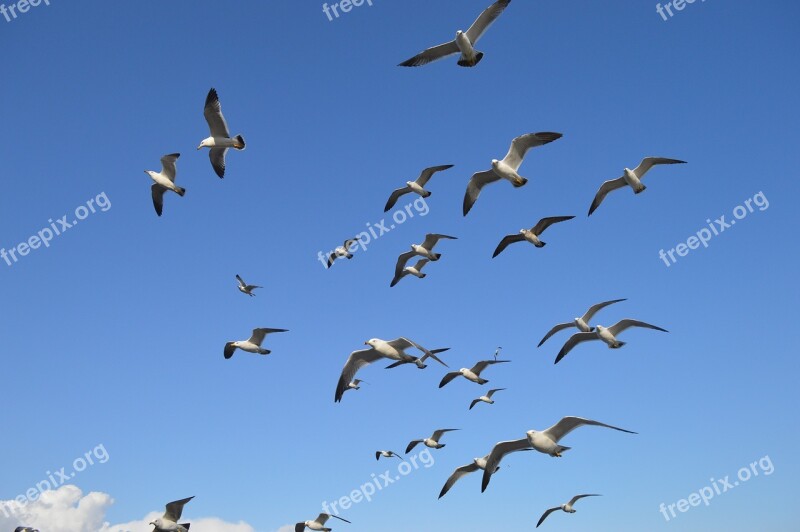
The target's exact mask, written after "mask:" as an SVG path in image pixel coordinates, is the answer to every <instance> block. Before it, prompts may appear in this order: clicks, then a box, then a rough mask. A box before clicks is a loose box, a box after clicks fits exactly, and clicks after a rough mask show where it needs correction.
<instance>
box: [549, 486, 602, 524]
mask: <svg viewBox="0 0 800 532" xmlns="http://www.w3.org/2000/svg"><path fill="white" fill-rule="evenodd" d="M599 496H600V495H599V494H597V493H587V494H585V495H575V496H574V497H573V498H572V499H570V500H569V502H566V503H564V504H562V505H561V506H556V507H554V508H550V509H548V510H546V511H545V512H544V513H543V514H542V517H540V518H539V522H538V523H536V528H539V525H541V524H542V523H543V522H544V520H545V519H547V516H548V515H550V514H551V513H553V512H557V511H559V510H561V511H563V512H566V513H568V514H574V513H575V512H576V511H577V510H575V508H574V507H573V506H574V505H575V503H576V502H577V501H578V500H580V499H583V498H584V497H599Z"/></svg>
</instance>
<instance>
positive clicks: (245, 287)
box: [236, 274, 263, 297]
mask: <svg viewBox="0 0 800 532" xmlns="http://www.w3.org/2000/svg"><path fill="white" fill-rule="evenodd" d="M236 280H237V281H239V292H241V293H243V294H247V295H248V296H250V297H253V296H255V294H254V293H253V290H255V289H256V288H263V287H262V286H258V285H255V284H247V283H245V282H244V279H242V278H241V277H239V274H236Z"/></svg>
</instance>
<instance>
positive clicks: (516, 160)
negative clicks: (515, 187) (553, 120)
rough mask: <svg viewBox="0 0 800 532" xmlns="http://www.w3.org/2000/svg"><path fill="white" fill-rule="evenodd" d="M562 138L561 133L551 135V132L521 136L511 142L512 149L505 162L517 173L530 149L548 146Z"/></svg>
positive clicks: (504, 158) (509, 150)
mask: <svg viewBox="0 0 800 532" xmlns="http://www.w3.org/2000/svg"><path fill="white" fill-rule="evenodd" d="M561 137H562V135H561V133H551V132H549V131H545V132H541V133H528V134H526V135H520V136H519V137H517V138H515V139H514V140H512V141H511V147H510V148H509V149H508V153H507V154H506V156H505V157H503V162H504V163H506V164H507V165H508V166H510V167H511V168H513V169H514V171H517V170H519V166H520V165H521V164H522V160H523V159H524V158H525V154H526V153H528V150H529V149H531V148H535V147H537V146H542V145H544V144H548V143H550V142H553V141H554V140H558V139H560V138H561Z"/></svg>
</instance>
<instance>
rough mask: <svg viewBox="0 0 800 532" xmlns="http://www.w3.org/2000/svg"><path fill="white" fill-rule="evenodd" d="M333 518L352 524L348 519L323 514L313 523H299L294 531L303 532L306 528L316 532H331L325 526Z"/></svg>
mask: <svg viewBox="0 0 800 532" xmlns="http://www.w3.org/2000/svg"><path fill="white" fill-rule="evenodd" d="M331 517H334V518H336V519H339V520H340V521H344V522H345V523H349V522H350V521H348V520H347V519H343V518H341V517H339V516H337V515H332V514H324V513H323V514H319V515H318V516H317V518H316V519H314V520H313V521H303V522H302V523H297V524H296V525H295V526H294V530H295V532H303V530H305V529H306V527H308V529H309V530H314V531H315V532H331V530H332V529H331V528H327V527H326V526H325V523H327V522H328V519H330V518H331Z"/></svg>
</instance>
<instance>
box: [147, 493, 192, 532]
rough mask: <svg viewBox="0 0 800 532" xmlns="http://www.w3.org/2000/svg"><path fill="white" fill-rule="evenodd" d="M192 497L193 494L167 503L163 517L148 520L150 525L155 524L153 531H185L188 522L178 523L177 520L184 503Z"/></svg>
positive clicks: (187, 527)
mask: <svg viewBox="0 0 800 532" xmlns="http://www.w3.org/2000/svg"><path fill="white" fill-rule="evenodd" d="M192 499H194V496H192V497H187V498H186V499H181V500H179V501H172V502H170V503H167V511H166V512H164V517H159V518H158V519H156V520H155V521H151V522H150V524H151V525H154V526H155V529H154V530H153V532H187V531H188V530H189V523H183V524H180V525H179V524H178V521H179V520H180V518H181V514H182V513H183V507H184V505H185V504H186V503H187V502H189V501H191V500H192Z"/></svg>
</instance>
